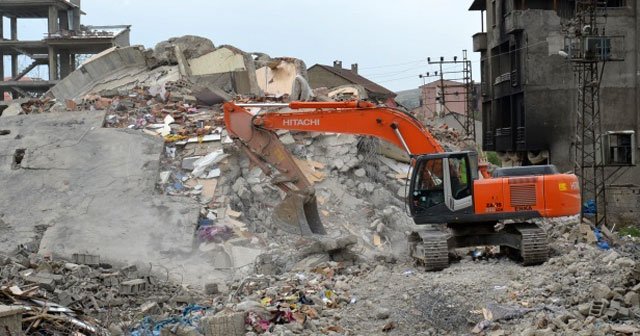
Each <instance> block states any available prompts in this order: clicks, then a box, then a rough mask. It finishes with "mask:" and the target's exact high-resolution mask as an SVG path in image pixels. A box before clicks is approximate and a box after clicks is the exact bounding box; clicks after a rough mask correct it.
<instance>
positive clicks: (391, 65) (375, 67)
mask: <svg viewBox="0 0 640 336" xmlns="http://www.w3.org/2000/svg"><path fill="white" fill-rule="evenodd" d="M426 60H427V59H426V58H423V59H419V60H415V61H407V62H403V63H395V64H385V65H376V66H370V67H361V68H360V69H380V68H391V67H394V66H400V65H407V64H415V63H420V62H425V61H426Z"/></svg>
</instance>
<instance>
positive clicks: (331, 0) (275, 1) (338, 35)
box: [5, 0, 481, 91]
mask: <svg viewBox="0 0 640 336" xmlns="http://www.w3.org/2000/svg"><path fill="white" fill-rule="evenodd" d="M471 2H472V1H471V0H395V1H389V0H351V1H344V0H325V1H303V0H297V1H294V0H271V1H246V0H234V1H227V0H225V1H220V0H180V1H175V0H172V1H168V0H159V1H136V0H109V1H107V0H82V7H83V10H84V11H85V12H86V13H87V15H85V16H83V18H82V20H83V21H82V22H83V24H88V25H109V24H114V25H115V24H131V25H132V28H131V43H132V44H142V45H144V46H145V47H148V48H149V47H153V46H154V45H155V44H156V43H157V42H159V41H162V40H166V39H168V38H170V37H173V36H181V35H186V34H191V35H200V36H204V37H207V38H209V39H211V40H212V41H213V43H214V44H215V45H216V46H218V45H221V44H231V45H234V46H236V47H238V48H240V49H242V50H244V51H247V52H252V51H258V52H264V53H267V54H269V55H270V56H272V57H277V56H290V57H296V58H300V59H302V60H304V61H305V63H306V64H307V67H310V66H312V65H313V64H315V63H321V64H332V63H333V60H342V62H343V66H347V67H348V66H349V65H350V64H351V63H358V64H359V68H360V74H362V75H364V76H365V77H368V78H369V79H371V80H373V81H375V82H378V83H379V84H381V85H383V86H385V87H387V88H389V89H391V90H394V91H398V90H404V89H412V88H416V87H417V86H419V85H421V84H422V81H423V80H422V79H420V78H418V75H419V74H420V73H424V72H427V71H430V72H433V71H434V70H437V68H436V67H435V65H428V63H427V61H426V59H427V57H431V58H432V59H436V58H439V57H440V56H445V57H446V58H449V59H450V58H453V56H456V55H457V56H458V57H459V58H460V56H461V54H462V50H463V49H467V50H469V57H470V58H471V59H472V60H473V61H474V63H473V67H474V78H476V77H477V76H478V75H477V74H478V73H479V72H478V71H477V70H478V67H479V64H478V59H479V54H478V53H473V52H472V40H471V36H472V35H473V34H474V33H476V32H479V31H480V29H481V27H480V14H479V12H469V11H468V8H469V6H470V5H471ZM18 22H19V26H18V32H19V38H20V39H23V40H24V39H40V38H42V36H43V33H44V32H45V31H46V21H45V20H27V19H23V20H19V21H18ZM7 26H8V24H7V22H6V20H5V27H6V28H5V35H8V33H9V30H8V27H7ZM23 62H24V63H27V62H28V60H26V59H25V60H21V62H20V63H23ZM28 63H30V62H28ZM448 67H449V68H450V69H453V67H452V66H448ZM40 71H42V72H46V68H45V69H42V70H40ZM44 76H46V75H44ZM476 80H477V78H476Z"/></svg>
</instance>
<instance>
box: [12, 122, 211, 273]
mask: <svg viewBox="0 0 640 336" xmlns="http://www.w3.org/2000/svg"><path fill="white" fill-rule="evenodd" d="M103 118H104V113H100V112H82V113H81V112H74V113H51V114H38V115H28V116H23V115H21V116H15V117H7V118H4V117H3V118H1V119H0V128H2V129H9V130H11V132H12V133H11V134H12V135H13V134H15V135H16V136H12V137H0V184H2V185H3V186H4V189H3V193H2V194H0V214H3V215H0V217H1V218H2V222H0V251H1V252H11V251H12V250H14V249H16V248H17V246H18V245H19V244H27V243H29V242H32V241H34V240H36V241H37V239H38V237H39V236H40V235H42V240H41V242H40V249H39V251H40V253H43V254H53V255H60V256H62V257H66V258H71V256H72V255H73V254H74V253H81V254H90V255H100V257H101V260H104V261H105V262H110V263H122V264H138V263H140V264H143V265H148V264H149V263H154V264H158V265H163V266H165V267H168V268H170V269H171V268H174V267H180V268H182V269H183V272H184V274H185V278H189V279H190V281H191V280H193V281H194V282H193V283H195V284H200V281H204V280H206V279H210V280H214V279H217V278H218V277H219V276H222V272H215V271H213V272H212V271H211V270H207V269H206V267H203V265H206V264H207V263H206V261H205V260H204V259H202V258H204V257H200V256H197V255H195V256H191V255H190V253H191V251H192V249H193V244H192V241H193V237H194V235H195V226H196V223H197V219H198V214H199V209H200V206H199V204H198V203H197V202H196V201H195V200H191V199H184V198H174V197H169V196H162V195H157V194H156V193H155V182H156V180H157V177H158V167H159V159H160V155H161V153H162V151H163V142H162V140H161V139H158V138H155V137H152V136H148V135H145V134H144V133H141V132H137V131H133V130H127V129H106V128H100V126H101V124H102V120H103ZM20 149H22V150H24V151H23V153H24V154H23V157H22V159H21V162H20V164H19V165H16V164H15V162H14V157H15V155H14V154H15V153H16V150H20ZM15 195H20V197H21V202H15V201H14V200H15V199H14V198H15ZM186 274H190V275H189V276H188V277H187V275H186Z"/></svg>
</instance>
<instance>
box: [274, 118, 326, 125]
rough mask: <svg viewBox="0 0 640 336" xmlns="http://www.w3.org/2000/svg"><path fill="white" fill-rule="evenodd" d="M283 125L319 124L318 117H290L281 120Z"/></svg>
mask: <svg viewBox="0 0 640 336" xmlns="http://www.w3.org/2000/svg"><path fill="white" fill-rule="evenodd" d="M282 125H283V126H320V119H299V120H298V119H291V120H283V121H282Z"/></svg>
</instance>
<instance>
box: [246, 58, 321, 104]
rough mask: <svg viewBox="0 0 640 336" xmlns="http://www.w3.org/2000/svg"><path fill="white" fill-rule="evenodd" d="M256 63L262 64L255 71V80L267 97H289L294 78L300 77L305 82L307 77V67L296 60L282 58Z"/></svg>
mask: <svg viewBox="0 0 640 336" xmlns="http://www.w3.org/2000/svg"><path fill="white" fill-rule="evenodd" d="M256 63H257V64H261V63H264V65H262V66H260V67H259V68H258V69H256V79H257V81H258V85H259V86H260V88H261V89H262V91H264V92H265V94H267V95H273V96H276V97H279V96H282V95H284V94H287V95H291V94H292V91H293V87H294V83H295V81H296V77H297V76H301V77H302V78H303V79H305V80H306V77H307V66H306V65H305V64H304V62H303V61H302V60H299V59H297V58H290V57H282V58H274V59H270V60H269V61H267V62H256ZM309 90H310V88H309Z"/></svg>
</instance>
